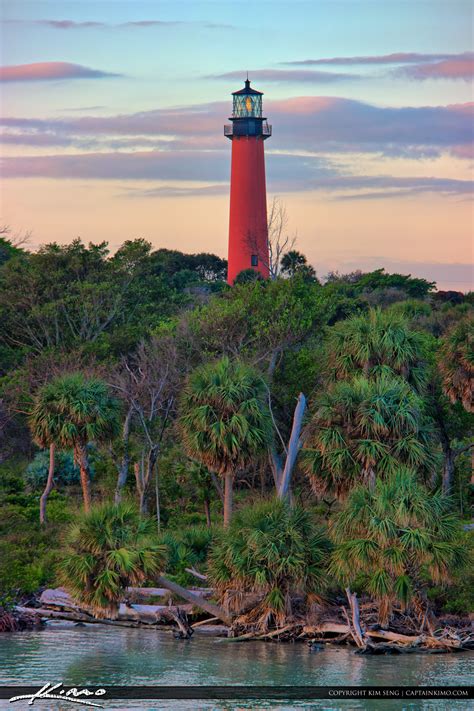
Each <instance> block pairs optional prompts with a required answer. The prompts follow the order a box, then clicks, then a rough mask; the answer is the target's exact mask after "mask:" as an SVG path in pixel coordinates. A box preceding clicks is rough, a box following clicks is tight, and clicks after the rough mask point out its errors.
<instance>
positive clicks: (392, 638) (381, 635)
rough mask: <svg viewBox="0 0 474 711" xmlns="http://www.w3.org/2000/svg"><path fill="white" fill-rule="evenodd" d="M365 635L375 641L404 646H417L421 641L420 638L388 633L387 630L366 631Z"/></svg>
mask: <svg viewBox="0 0 474 711" xmlns="http://www.w3.org/2000/svg"><path fill="white" fill-rule="evenodd" d="M365 634H366V635H367V636H368V637H374V638H375V639H385V640H387V641H389V642H402V643H404V644H419V643H420V641H421V639H422V638H421V637H420V636H418V637H414V636H411V635H407V634H398V633H397V632H389V631H388V630H367V631H366V633H365Z"/></svg>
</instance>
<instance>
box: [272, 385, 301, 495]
mask: <svg viewBox="0 0 474 711" xmlns="http://www.w3.org/2000/svg"><path fill="white" fill-rule="evenodd" d="M305 410H306V398H305V396H304V395H303V393H300V394H299V396H298V402H297V404H296V408H295V413H294V415H293V426H292V428H291V435H290V441H289V443H288V454H287V456H286V461H285V467H284V469H283V473H282V475H281V479H280V482H279V487H278V498H279V499H286V498H287V496H288V492H289V489H290V482H291V475H292V473H293V468H294V466H295V462H296V457H297V456H298V452H299V451H300V449H301V444H302V441H301V437H300V435H301V427H302V424H303V417H304V413H305Z"/></svg>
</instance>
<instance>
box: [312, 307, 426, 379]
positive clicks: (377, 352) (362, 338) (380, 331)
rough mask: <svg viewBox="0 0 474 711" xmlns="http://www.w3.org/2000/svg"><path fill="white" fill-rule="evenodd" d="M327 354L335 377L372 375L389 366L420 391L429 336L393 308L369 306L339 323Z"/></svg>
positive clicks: (332, 375)
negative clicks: (365, 311) (414, 328)
mask: <svg viewBox="0 0 474 711" xmlns="http://www.w3.org/2000/svg"><path fill="white" fill-rule="evenodd" d="M326 354H327V362H328V369H329V375H330V377H331V378H332V379H335V380H339V379H341V378H350V377H352V376H353V375H357V374H361V373H363V374H364V375H365V376H366V377H369V376H371V375H376V374H377V373H380V372H382V371H383V370H387V369H389V370H390V371H392V372H393V373H395V374H396V375H401V376H402V377H403V378H405V379H406V380H407V381H408V382H409V383H410V384H411V385H413V386H414V387H415V388H416V389H417V390H418V391H422V390H423V388H424V387H425V385H426V381H427V370H426V358H427V340H426V336H425V335H423V334H422V333H420V332H418V331H414V330H413V329H411V328H410V327H409V324H408V321H407V320H406V319H405V318H404V317H403V316H402V315H400V314H398V313H396V312H395V313H394V312H393V311H391V310H387V311H382V310H381V309H370V310H369V312H368V313H366V314H361V315H356V316H352V317H350V318H348V319H347V320H345V321H341V322H340V323H337V324H336V325H335V326H334V327H333V328H332V329H331V332H330V335H329V339H328V343H327V347H326Z"/></svg>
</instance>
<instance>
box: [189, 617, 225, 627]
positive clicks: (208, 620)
mask: <svg viewBox="0 0 474 711" xmlns="http://www.w3.org/2000/svg"><path fill="white" fill-rule="evenodd" d="M219 619H220V618H219V617H208V618H207V620H200V621H199V622H195V623H194V624H192V625H191V627H192V628H193V630H195V629H196V627H203V626H204V625H208V624H209V623H212V622H216V621H217V620H219Z"/></svg>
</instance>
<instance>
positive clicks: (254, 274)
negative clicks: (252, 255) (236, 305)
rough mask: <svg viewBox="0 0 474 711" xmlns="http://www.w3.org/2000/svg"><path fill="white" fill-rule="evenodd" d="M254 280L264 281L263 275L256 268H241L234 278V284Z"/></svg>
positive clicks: (249, 282) (247, 282) (250, 282)
mask: <svg viewBox="0 0 474 711" xmlns="http://www.w3.org/2000/svg"><path fill="white" fill-rule="evenodd" d="M254 281H264V279H263V276H262V275H261V274H260V272H258V271H257V270H256V269H242V271H241V272H239V273H238V274H237V276H236V277H235V279H234V286H238V285H239V284H252V283H253V282H254Z"/></svg>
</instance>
